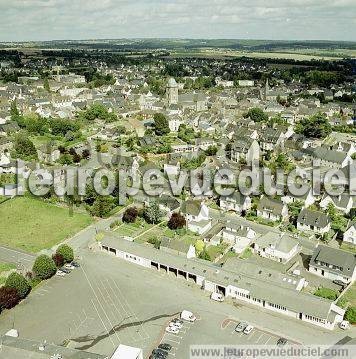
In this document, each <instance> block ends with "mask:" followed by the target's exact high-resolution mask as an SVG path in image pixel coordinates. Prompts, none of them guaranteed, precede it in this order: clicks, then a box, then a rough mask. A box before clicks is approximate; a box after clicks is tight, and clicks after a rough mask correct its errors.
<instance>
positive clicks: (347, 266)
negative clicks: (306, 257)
mask: <svg viewBox="0 0 356 359" xmlns="http://www.w3.org/2000/svg"><path fill="white" fill-rule="evenodd" d="M310 265H313V266H315V267H320V268H325V267H327V270H328V271H330V272H334V273H337V274H342V275H343V276H345V277H351V276H352V275H353V273H354V270H355V266H356V254H354V253H350V252H346V251H343V250H341V249H336V248H331V247H328V246H325V245H323V244H319V246H318V247H316V248H315V249H314V252H313V255H312V258H311V260H310ZM330 265H331V266H332V268H330Z"/></svg>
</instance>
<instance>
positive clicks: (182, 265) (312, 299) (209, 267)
mask: <svg viewBox="0 0 356 359" xmlns="http://www.w3.org/2000/svg"><path fill="white" fill-rule="evenodd" d="M102 245H104V246H107V247H110V248H115V249H118V250H121V251H123V252H126V253H131V254H135V255H137V256H140V257H142V258H146V259H149V260H152V261H155V262H159V263H161V264H164V265H166V266H168V267H175V268H178V269H180V270H184V271H186V272H188V273H192V274H195V275H198V276H200V277H203V278H205V279H206V280H209V281H212V282H214V283H217V284H219V285H222V286H228V285H232V286H236V287H238V288H241V289H245V290H248V291H249V292H250V295H251V297H254V298H261V299H264V300H266V301H269V302H271V303H274V304H277V305H281V306H284V307H286V308H288V309H289V310H292V311H295V312H297V313H305V314H309V315H313V316H316V317H318V318H324V319H328V320H331V316H333V315H334V314H333V313H332V312H331V308H330V307H331V303H332V302H331V301H329V300H326V299H324V298H320V297H317V296H314V295H310V294H307V293H304V292H298V291H296V290H295V289H291V288H290V286H289V283H286V282H285V281H283V280H281V281H279V282H277V281H275V280H273V279H271V281H269V280H268V278H270V277H272V274H271V273H269V274H271V276H269V274H267V277H266V276H260V274H259V272H258V273H257V274H256V273H251V272H249V271H247V270H244V268H243V264H242V265H241V267H240V266H236V267H234V268H233V269H231V268H230V267H229V266H227V268H226V269H224V267H222V268H221V267H220V266H219V265H215V264H212V263H209V262H207V261H204V260H201V259H197V258H194V259H186V258H184V257H182V256H175V255H172V254H170V253H166V252H163V251H160V250H157V249H154V248H152V247H150V246H147V245H142V244H138V243H135V242H130V241H125V240H118V239H117V237H113V236H110V235H107V236H106V237H105V238H104V239H103V241H102ZM262 272H263V271H261V273H262Z"/></svg>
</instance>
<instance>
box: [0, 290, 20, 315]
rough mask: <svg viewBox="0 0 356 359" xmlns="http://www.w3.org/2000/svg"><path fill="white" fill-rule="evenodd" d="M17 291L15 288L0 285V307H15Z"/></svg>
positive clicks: (17, 301)
mask: <svg viewBox="0 0 356 359" xmlns="http://www.w3.org/2000/svg"><path fill="white" fill-rule="evenodd" d="M20 299H21V298H20V296H19V293H18V292H17V290H16V289H15V288H10V287H6V286H4V287H1V288H0V309H1V310H3V309H11V308H13V307H15V306H16V305H17V304H18V303H19V301H20Z"/></svg>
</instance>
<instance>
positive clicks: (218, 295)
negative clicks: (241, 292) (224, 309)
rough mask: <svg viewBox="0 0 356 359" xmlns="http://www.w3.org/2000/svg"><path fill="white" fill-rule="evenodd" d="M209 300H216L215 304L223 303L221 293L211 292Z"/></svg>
mask: <svg viewBox="0 0 356 359" xmlns="http://www.w3.org/2000/svg"><path fill="white" fill-rule="evenodd" d="M210 299H212V300H216V301H217V302H223V301H224V296H223V295H222V294H221V293H216V292H213V293H211V296H210Z"/></svg>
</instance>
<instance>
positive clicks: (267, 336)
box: [222, 319, 280, 345]
mask: <svg viewBox="0 0 356 359" xmlns="http://www.w3.org/2000/svg"><path fill="white" fill-rule="evenodd" d="M238 323H239V322H237V321H235V320H229V319H227V320H225V321H224V322H223V323H222V330H223V331H224V333H225V336H227V337H229V338H231V343H236V344H251V345H257V344H258V345H275V344H277V340H278V339H279V338H280V337H279V336H278V335H275V334H273V333H269V332H267V331H265V330H261V329H259V328H257V327H255V328H254V329H253V330H252V332H251V333H250V334H245V333H243V332H241V333H237V332H236V331H235V328H236V325H237V324H238Z"/></svg>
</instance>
